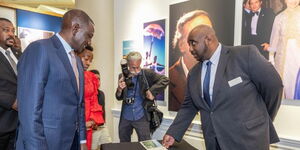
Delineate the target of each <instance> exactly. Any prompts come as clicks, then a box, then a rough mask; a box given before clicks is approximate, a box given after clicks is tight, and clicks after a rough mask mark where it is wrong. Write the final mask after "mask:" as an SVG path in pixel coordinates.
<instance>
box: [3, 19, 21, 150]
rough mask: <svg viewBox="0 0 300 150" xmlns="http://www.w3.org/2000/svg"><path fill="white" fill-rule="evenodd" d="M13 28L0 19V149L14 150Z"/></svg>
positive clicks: (15, 103) (15, 74)
mask: <svg viewBox="0 0 300 150" xmlns="http://www.w3.org/2000/svg"><path fill="white" fill-rule="evenodd" d="M14 33H15V28H14V26H13V24H12V23H11V21H10V20H8V19H6V18H0V122H1V123H0V149H1V150H12V149H14V148H13V147H14V143H15V135H16V128H17V123H18V112H17V111H18V110H17V66H16V64H17V63H18V59H19V55H15V54H16V50H15V49H13V48H12V47H13V44H14V36H15V35H14Z"/></svg>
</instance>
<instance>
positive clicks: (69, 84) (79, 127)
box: [17, 9, 94, 150]
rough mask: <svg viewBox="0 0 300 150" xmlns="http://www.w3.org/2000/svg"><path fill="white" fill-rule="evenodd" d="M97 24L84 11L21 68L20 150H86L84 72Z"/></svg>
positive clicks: (69, 16)
mask: <svg viewBox="0 0 300 150" xmlns="http://www.w3.org/2000/svg"><path fill="white" fill-rule="evenodd" d="M93 35H94V23H93V21H92V20H91V18H90V17H89V16H88V15H87V14H86V13H85V12H84V11H82V10H78V9H73V10H70V11H68V12H66V13H65V14H64V16H63V18H62V27H61V31H60V32H59V33H57V34H56V35H55V36H53V37H51V38H50V39H44V40H38V41H35V42H33V43H31V44H30V45H29V46H28V47H27V48H26V50H25V51H24V54H23V55H22V57H21V59H20V62H19V65H18V71H19V76H18V96H17V97H18V106H19V118H20V127H19V134H18V140H17V150H48V149H50V150H78V149H80V147H81V149H86V144H85V143H86V133H85V132H86V127H85V117H84V100H83V88H84V84H83V67H82V64H81V62H80V59H79V58H78V57H77V56H76V55H75V51H76V52H78V53H80V52H81V51H82V50H83V49H84V47H86V45H88V44H89V43H91V39H92V37H93Z"/></svg>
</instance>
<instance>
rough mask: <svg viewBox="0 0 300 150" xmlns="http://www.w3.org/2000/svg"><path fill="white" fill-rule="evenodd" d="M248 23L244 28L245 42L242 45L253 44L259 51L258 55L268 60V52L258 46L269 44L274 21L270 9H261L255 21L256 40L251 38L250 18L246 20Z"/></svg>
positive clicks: (273, 15)
mask: <svg viewBox="0 0 300 150" xmlns="http://www.w3.org/2000/svg"><path fill="white" fill-rule="evenodd" d="M246 19H247V21H246V22H248V24H247V26H246V32H247V35H246V37H245V38H246V39H245V40H246V42H245V43H243V44H254V45H255V46H256V47H257V48H258V49H259V51H260V53H261V54H262V55H263V56H264V57H265V58H267V59H268V58H269V52H268V51H264V50H263V47H262V46H260V45H261V44H263V43H269V42H270V36H271V32H272V27H273V22H274V19H275V14H274V12H273V11H272V10H271V9H268V8H261V11H260V13H259V17H258V20H257V27H256V33H257V36H256V38H253V37H252V36H251V22H252V17H247V18H246Z"/></svg>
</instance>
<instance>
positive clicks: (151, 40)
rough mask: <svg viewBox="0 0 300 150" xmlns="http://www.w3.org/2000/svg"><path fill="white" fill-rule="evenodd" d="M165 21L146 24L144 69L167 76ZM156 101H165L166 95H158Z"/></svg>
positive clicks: (143, 52) (144, 29)
mask: <svg viewBox="0 0 300 150" xmlns="http://www.w3.org/2000/svg"><path fill="white" fill-rule="evenodd" d="M165 22H166V21H165V19H162V20H156V21H151V22H146V23H144V27H143V35H144V46H143V47H144V48H143V50H142V51H141V53H142V55H143V58H144V60H143V63H142V66H143V68H148V69H152V70H153V71H155V72H156V73H158V74H162V75H165V68H166V67H165V49H166V46H165V45H166V42H165ZM156 100H158V101H164V93H161V94H158V95H157V96H156Z"/></svg>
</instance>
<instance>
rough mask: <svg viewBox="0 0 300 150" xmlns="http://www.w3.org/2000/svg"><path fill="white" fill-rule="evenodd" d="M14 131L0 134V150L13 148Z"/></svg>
mask: <svg viewBox="0 0 300 150" xmlns="http://www.w3.org/2000/svg"><path fill="white" fill-rule="evenodd" d="M15 141H16V132H15V131H14V132H9V133H6V134H3V135H0V150H15Z"/></svg>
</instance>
